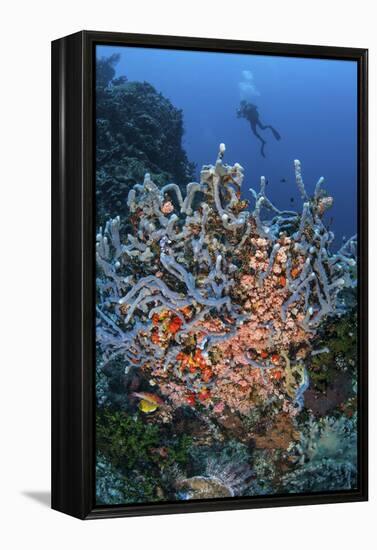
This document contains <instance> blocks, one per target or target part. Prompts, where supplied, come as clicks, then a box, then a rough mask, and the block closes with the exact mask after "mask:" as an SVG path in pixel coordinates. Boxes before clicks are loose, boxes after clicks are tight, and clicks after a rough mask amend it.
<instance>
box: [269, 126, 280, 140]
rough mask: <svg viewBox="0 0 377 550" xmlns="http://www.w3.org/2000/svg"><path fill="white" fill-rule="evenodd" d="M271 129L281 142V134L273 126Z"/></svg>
mask: <svg viewBox="0 0 377 550" xmlns="http://www.w3.org/2000/svg"><path fill="white" fill-rule="evenodd" d="M270 128H271V132H272V133H273V134H274V138H275V139H277V140H278V141H279V140H280V139H281V135H280V134H279V132H277V131H276V130H275V128H273V127H272V126H270Z"/></svg>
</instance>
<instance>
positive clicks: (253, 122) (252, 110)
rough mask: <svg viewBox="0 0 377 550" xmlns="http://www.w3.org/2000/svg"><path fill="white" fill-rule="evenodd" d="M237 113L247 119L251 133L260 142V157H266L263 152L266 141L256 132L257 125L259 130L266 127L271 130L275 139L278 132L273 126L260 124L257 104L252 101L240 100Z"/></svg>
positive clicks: (278, 137) (278, 135)
mask: <svg viewBox="0 0 377 550" xmlns="http://www.w3.org/2000/svg"><path fill="white" fill-rule="evenodd" d="M237 115H238V117H242V118H246V120H248V121H249V123H250V128H251V129H252V131H253V134H254V135H255V137H257V138H258V139H259V141H260V142H261V143H262V146H261V151H260V152H261V155H262V157H266V155H265V154H264V146H265V145H266V141H265V140H264V139H263V138H262V136H261V135H260V134H259V133H258V130H257V127H258V128H260V129H261V130H266V129H267V128H269V129H270V130H271V132H272V133H273V134H274V138H275V139H277V140H279V139H280V134H279V132H277V131H276V130H275V128H273V127H272V126H270V125H269V124H268V125H264V124H262V123H261V121H260V119H259V113H258V108H257V106H256V105H253V104H252V103H249V102H248V101H245V100H243V101H241V104H240V108H239V109H238V111H237Z"/></svg>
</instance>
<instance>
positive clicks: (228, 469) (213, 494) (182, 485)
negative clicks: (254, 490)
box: [176, 458, 254, 500]
mask: <svg viewBox="0 0 377 550" xmlns="http://www.w3.org/2000/svg"><path fill="white" fill-rule="evenodd" d="M253 479H254V475H253V472H252V470H251V468H250V467H249V465H248V464H247V463H241V464H234V463H233V462H226V461H222V460H220V461H218V460H216V459H213V458H211V459H208V461H207V465H206V468H205V471H204V473H203V475H200V476H194V477H189V478H184V477H183V476H179V477H178V478H177V481H176V488H177V490H178V493H177V494H178V497H179V498H180V499H182V500H189V499H190V500H191V499H202V498H206V499H207V498H227V497H235V496H243V495H245V494H247V493H248V492H250V490H251V487H252V483H253Z"/></svg>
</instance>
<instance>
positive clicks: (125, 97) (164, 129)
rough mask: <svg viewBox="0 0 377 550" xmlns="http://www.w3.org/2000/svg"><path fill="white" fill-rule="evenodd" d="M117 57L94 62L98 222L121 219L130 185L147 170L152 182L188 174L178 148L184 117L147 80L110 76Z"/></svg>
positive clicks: (186, 177) (188, 167)
mask: <svg viewBox="0 0 377 550" xmlns="http://www.w3.org/2000/svg"><path fill="white" fill-rule="evenodd" d="M118 61H119V57H118V56H117V55H113V56H110V57H108V58H102V59H98V60H97V65H96V68H97V70H96V203H97V220H98V223H103V222H104V221H105V220H106V219H107V218H108V217H110V216H114V215H115V214H118V215H121V216H122V217H123V221H125V220H126V213H127V210H126V199H127V194H128V192H129V190H130V188H131V187H132V186H133V185H134V184H135V183H137V182H138V181H140V180H142V179H143V177H144V174H145V172H150V173H151V174H152V176H153V178H154V180H155V181H156V182H157V183H162V182H166V181H176V182H180V184H181V185H185V184H186V183H187V182H188V181H190V178H191V177H192V172H193V165H192V164H190V163H189V162H188V160H187V157H186V154H185V152H184V150H183V148H182V145H181V142H182V136H183V118H182V112H181V111H180V110H179V109H176V108H175V107H174V106H173V105H172V104H171V102H170V101H169V100H168V99H167V98H165V97H164V96H163V95H162V94H160V93H158V92H157V91H156V90H155V88H153V86H151V85H150V84H149V83H147V82H130V81H128V80H127V78H126V77H124V76H123V77H121V78H115V66H116V64H117V62H118Z"/></svg>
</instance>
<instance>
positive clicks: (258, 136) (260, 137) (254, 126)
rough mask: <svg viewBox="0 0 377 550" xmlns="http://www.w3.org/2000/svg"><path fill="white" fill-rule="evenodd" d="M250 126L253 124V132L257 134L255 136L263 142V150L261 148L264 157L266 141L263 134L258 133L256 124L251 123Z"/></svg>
mask: <svg viewBox="0 0 377 550" xmlns="http://www.w3.org/2000/svg"><path fill="white" fill-rule="evenodd" d="M250 126H251V129H252V131H253V134H254V135H255V137H256V138H257V139H259V141H260V142H261V143H262V146H261V150H260V152H261V155H262V157H266V155H265V154H264V146H265V145H266V142H265V141H264V139H263V138H262V136H261V135H260V134H258V132H257V128H256V125H255V124H250Z"/></svg>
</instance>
